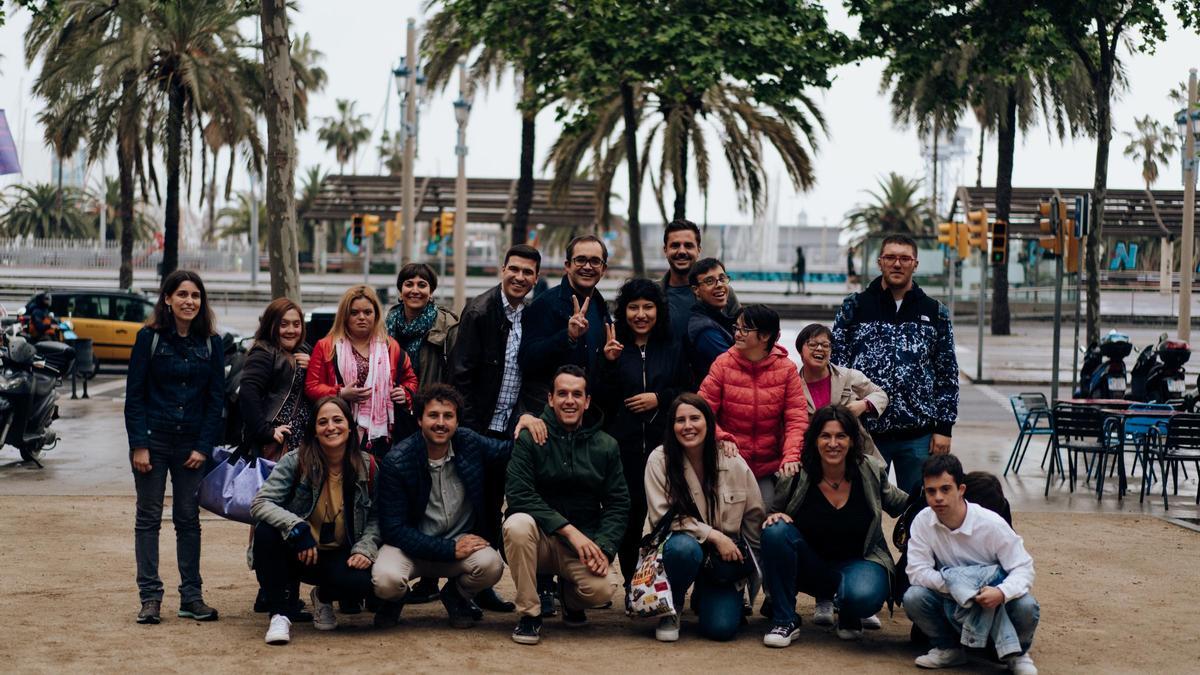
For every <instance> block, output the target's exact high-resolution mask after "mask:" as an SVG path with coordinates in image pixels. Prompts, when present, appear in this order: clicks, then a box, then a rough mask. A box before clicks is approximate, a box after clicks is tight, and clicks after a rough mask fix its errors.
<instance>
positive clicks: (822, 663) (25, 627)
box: [0, 497, 1200, 673]
mask: <svg viewBox="0 0 1200 675" xmlns="http://www.w3.org/2000/svg"><path fill="white" fill-rule="evenodd" d="M0 513H3V514H4V516H3V518H0V541H3V542H5V545H4V546H0V569H2V570H3V572H2V573H0V626H3V636H2V637H0V671H3V672H14V673H17V672H19V673H32V672H66V671H73V672H114V671H125V672H148V671H158V672H161V671H166V672H188V673H195V672H234V671H241V672H245V671H246V670H247V669H264V668H269V669H270V670H271V671H275V672H314V671H318V670H322V671H327V670H329V669H331V668H336V669H338V670H340V671H342V672H353V671H357V672H380V671H383V672H400V671H407V672H440V673H446V672H468V671H483V672H692V673H696V672H703V671H709V672H754V673H771V672H784V671H792V672H795V671H809V672H812V671H828V670H833V669H837V670H839V671H846V672H848V671H849V670H851V669H853V670H869V671H871V672H898V673H913V672H917V671H916V669H915V668H914V667H913V666H912V658H913V657H914V656H915V654H916V652H915V650H914V649H913V648H912V647H911V646H910V645H909V644H908V640H907V638H908V630H909V622H908V620H907V619H906V618H905V617H904V614H903V611H902V610H899V609H897V611H896V613H895V615H894V616H892V617H888V615H887V613H886V609H885V611H884V613H883V614H882V616H883V619H884V629H883V630H882V631H880V632H875V633H870V632H868V633H867V636H866V638H865V639H864V640H862V641H861V642H859V643H842V642H840V641H839V640H838V639H837V638H836V637H835V636H834V635H833V634H832V633H830V632H828V631H826V630H824V629H821V628H817V627H815V626H813V625H811V623H810V622H808V621H806V623H805V625H804V627H803V629H802V634H801V638H800V640H799V641H798V642H797V643H794V644H793V646H792V647H791V648H789V649H786V650H772V649H767V648H766V647H763V646H762V643H761V637H762V633H763V632H764V631H765V630H766V628H767V627H766V624H765V620H764V619H761V618H759V617H755V618H754V619H752V620H751V622H750V625H749V626H746V627H745V628H743V630H742V633H741V635H740V636H739V638H738V640H737V641H736V642H733V643H711V642H707V641H704V640H702V639H700V638H698V637H697V636H696V635H695V626H694V622H695V618H694V616H692V615H690V614H688V615H685V617H684V628H683V637H682V639H681V640H680V641H679V642H678V643H675V644H661V643H658V642H656V641H655V640H654V638H653V625H652V623H650V622H636V623H631V621H630V620H628V619H626V618H625V617H624V615H623V613H622V612H620V611H619V610H616V609H614V610H598V611H593V612H591V613H590V615H589V616H590V618H591V625H590V626H589V627H588V628H585V629H581V630H570V629H567V628H565V627H563V626H562V625H561V624H560V623H559V622H558V621H557V620H556V619H549V620H547V623H546V627H545V629H544V631H543V640H542V644H541V645H538V646H536V647H525V646H519V645H516V644H514V643H512V642H511V641H510V640H509V637H508V635H509V632H510V631H511V630H512V626H513V623H514V618H513V616H512V615H495V614H489V615H488V616H487V617H486V618H485V620H484V621H483V622H482V623H480V624H479V625H478V626H477V627H476V628H474V629H472V630H466V631H462V630H455V629H452V628H450V627H449V626H447V625H446V623H445V619H444V615H443V612H442V609H441V606H440V605H439V604H436V603H435V604H428V605H419V606H412V607H408V608H406V609H405V613H404V620H403V622H402V623H401V625H400V626H399V627H397V628H394V629H391V630H387V631H376V630H373V629H371V627H370V616H369V615H368V614H360V615H358V616H349V617H348V616H342V617H340V621H341V627H340V628H339V630H337V631H336V632H333V633H318V632H317V631H316V630H314V629H313V628H312V626H311V625H296V626H294V627H293V630H292V644H291V645H289V646H286V647H270V646H267V645H266V644H264V643H263V641H262V636H263V632H264V630H265V628H266V618H265V616H263V615H260V614H255V613H253V612H252V611H251V605H252V602H253V598H254V594H255V590H256V584H255V581H254V578H253V574H252V573H251V572H250V571H248V570H247V569H246V566H245V557H244V550H245V549H244V546H245V543H246V538H247V528H246V526H244V525H240V524H237V523H230V522H228V521H223V520H220V519H218V518H216V517H214V516H211V515H209V514H204V523H203V528H204V549H203V550H204V553H203V563H202V572H203V575H204V579H205V581H206V583H205V598H206V600H207V601H208V602H209V603H210V604H211V605H213V606H214V607H217V608H218V609H219V610H220V612H221V620H220V621H218V622H216V623H197V622H195V621H189V620H183V619H178V618H176V617H175V610H176V609H177V607H178V595H177V594H176V592H175V588H176V586H177V584H178V573H177V571H176V568H175V564H174V536H173V534H172V529H171V524H170V521H169V520H167V521H164V523H163V537H162V553H161V559H162V569H161V572H162V574H163V579H164V583H165V585H166V587H167V589H168V590H167V595H166V598H165V602H164V606H163V615H164V621H163V623H162V624H161V625H158V626H140V625H136V624H135V623H134V621H133V618H134V616H135V614H136V612H137V607H138V602H137V591H136V587H135V584H134V565H133V551H132V548H133V537H132V534H133V532H132V530H133V500H132V498H125V497H0ZM1017 527H1018V530H1019V531H1020V532H1021V533H1022V534H1023V535H1024V536H1025V539H1026V544H1027V546H1028V548H1029V550H1030V551H1031V553H1032V554H1033V556H1034V558H1035V560H1036V565H1037V572H1038V577H1037V581H1036V583H1035V585H1034V591H1035V594H1036V596H1037V598H1038V600H1039V601H1040V603H1041V606H1042V625H1041V628H1040V630H1039V631H1038V634H1037V638H1036V642H1035V646H1034V650H1033V655H1034V656H1035V658H1036V661H1037V664H1038V666H1039V668H1040V669H1041V671H1042V672H1043V673H1064V672H1089V673H1102V672H1103V673H1127V672H1154V673H1187V672H1191V673H1195V672H1200V641H1198V640H1196V639H1195V635H1196V634H1195V630H1194V625H1195V623H1194V621H1195V611H1194V604H1195V603H1194V598H1193V593H1194V589H1195V587H1196V582H1197V581H1198V580H1200V571H1198V570H1200V567H1198V565H1197V560H1200V535H1198V534H1196V533H1194V532H1191V531H1188V530H1185V529H1183V528H1180V527H1177V526H1174V525H1171V524H1168V523H1165V522H1163V521H1162V520H1159V519H1157V518H1152V517H1146V516H1124V515H1098V514H1041V513H1039V514H1032V513H1030V514H1025V513H1021V514H1018V515H1017ZM501 591H502V592H503V593H504V594H505V595H506V596H509V597H511V595H512V586H511V581H510V580H509V579H508V577H507V576H506V577H505V579H504V581H503V582H502V586H501ZM617 601H618V602H617V606H618V607H619V606H620V599H619V598H617ZM799 606H800V608H801V611H802V612H803V613H804V614H805V615H806V616H807V615H810V614H811V611H812V601H811V599H809V598H807V597H805V596H801V597H800V600H799ZM969 670H970V671H973V672H998V671H999V668H998V667H997V666H994V665H990V664H986V663H982V662H973V664H972V665H971V666H970V668H969Z"/></svg>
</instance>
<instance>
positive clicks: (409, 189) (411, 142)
mask: <svg viewBox="0 0 1200 675" xmlns="http://www.w3.org/2000/svg"><path fill="white" fill-rule="evenodd" d="M407 39H408V44H407V48H406V52H405V56H404V58H402V59H401V60H400V67H399V68H396V69H395V70H393V71H392V75H393V76H394V77H395V79H396V90H397V92H398V93H399V94H400V102H401V105H402V106H403V108H404V110H403V114H402V116H401V119H400V129H401V133H403V135H404V164H403V168H402V169H401V176H400V180H401V185H402V196H401V205H400V221H401V222H400V245H399V248H398V249H397V250H396V251H395V256H396V267H397V268H399V267H400V265H401V264H402V263H404V262H406V261H408V260H409V259H410V258H411V256H412V243H413V221H414V219H415V215H416V214H415V213H414V208H413V207H414V203H413V200H414V199H416V178H415V177H414V176H413V163H414V161H415V159H416V154H417V99H418V98H419V97H420V92H419V89H418V88H419V87H420V85H422V84H424V83H425V76H424V73H422V72H421V67H420V64H418V63H417V21H416V19H412V18H410V19H409V20H408V38H407Z"/></svg>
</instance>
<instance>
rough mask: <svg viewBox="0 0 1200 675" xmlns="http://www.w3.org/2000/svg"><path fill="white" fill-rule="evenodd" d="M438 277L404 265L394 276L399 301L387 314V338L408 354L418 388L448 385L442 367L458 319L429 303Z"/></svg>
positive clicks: (446, 372)
mask: <svg viewBox="0 0 1200 675" xmlns="http://www.w3.org/2000/svg"><path fill="white" fill-rule="evenodd" d="M437 285H438V278H437V273H435V272H434V271H433V268H432V267H430V266H429V265H426V264H425V263H408V264H407V265H405V266H404V267H401V268H400V273H399V274H397V275H396V290H397V291H399V292H400V302H398V303H396V304H395V305H393V306H392V308H391V309H390V310H388V313H387V319H386V321H385V325H386V328H387V334H388V335H390V336H391V337H392V338H393V339H394V340H395V341H396V342H398V343H399V344H400V346H401V347H402V348H403V349H404V351H405V352H407V353H408V357H409V359H410V360H411V361H412V363H413V369H414V370H415V371H416V373H417V381H418V382H420V383H421V384H422V385H426V384H433V383H435V382H442V383H446V384H449V382H450V369H449V367H448V366H447V365H446V363H447V359H448V358H449V357H450V351H451V350H452V349H453V348H454V340H455V338H456V337H457V336H458V316H456V315H455V314H454V312H451V311H450V310H448V309H446V308H445V307H442V306H440V305H438V304H437V303H436V302H434V301H433V292H434V291H436V290H437Z"/></svg>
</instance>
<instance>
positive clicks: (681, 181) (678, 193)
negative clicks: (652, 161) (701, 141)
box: [672, 104, 691, 220]
mask: <svg viewBox="0 0 1200 675" xmlns="http://www.w3.org/2000/svg"><path fill="white" fill-rule="evenodd" d="M681 105H685V104H681ZM690 128H691V113H690V112H689V111H688V110H687V108H686V107H685V108H684V112H683V123H682V124H680V126H679V166H678V170H677V171H675V172H674V173H675V175H674V179H675V214H674V215H673V216H672V218H673V219H674V220H683V219H685V218H687V172H688V138H689V137H690V134H689V133H688V130H689V129H690Z"/></svg>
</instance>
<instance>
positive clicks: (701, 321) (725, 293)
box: [676, 258, 733, 382]
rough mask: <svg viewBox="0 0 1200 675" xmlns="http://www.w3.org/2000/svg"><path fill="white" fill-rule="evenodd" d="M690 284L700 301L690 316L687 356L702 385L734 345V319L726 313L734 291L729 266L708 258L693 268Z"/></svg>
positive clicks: (678, 337)
mask: <svg viewBox="0 0 1200 675" xmlns="http://www.w3.org/2000/svg"><path fill="white" fill-rule="evenodd" d="M688 283H690V284H691V286H692V292H693V293H695V294H696V301H697V302H696V304H694V305H692V313H691V316H690V317H688V324H687V326H688V329H687V336H686V337H687V340H686V342H687V357H688V362H689V363H691V366H692V376H693V377H694V378H695V380H696V382H700V381H703V380H704V378H705V377H706V376H707V375H708V369H709V368H710V367H711V366H712V363H713V361H715V360H716V358H717V357H718V356H720V355H721V354H724V353H725V352H727V351H729V348H730V347H732V346H733V318H732V317H730V316H728V315H726V314H725V307H726V306H727V305H728V304H729V301H730V299H731V296H732V291H731V289H730V287H729V276H728V275H726V274H725V266H724V265H722V264H721V261H720V260H717V259H716V258H704V259H703V260H701V261H699V262H697V263H696V264H695V265H693V266H692V271H691V273H689V274H688ZM682 337H683V336H676V339H680V338H682Z"/></svg>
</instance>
